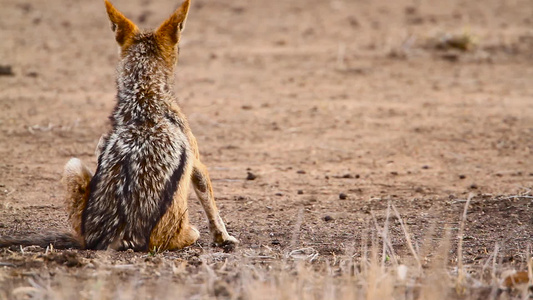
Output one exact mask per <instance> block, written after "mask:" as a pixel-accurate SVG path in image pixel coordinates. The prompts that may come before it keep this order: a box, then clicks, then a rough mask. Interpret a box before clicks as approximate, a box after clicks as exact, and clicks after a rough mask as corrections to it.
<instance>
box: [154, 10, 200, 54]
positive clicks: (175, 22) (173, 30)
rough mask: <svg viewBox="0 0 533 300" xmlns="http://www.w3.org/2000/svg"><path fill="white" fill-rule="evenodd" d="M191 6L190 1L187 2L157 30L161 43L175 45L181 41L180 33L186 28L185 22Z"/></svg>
mask: <svg viewBox="0 0 533 300" xmlns="http://www.w3.org/2000/svg"><path fill="white" fill-rule="evenodd" d="M190 6H191V1H190V0H185V2H183V4H181V6H180V7H179V8H178V9H176V11H175V12H174V13H173V14H172V15H171V16H170V17H169V18H168V19H167V20H166V21H165V22H163V24H161V26H159V28H157V31H156V35H157V38H158V39H160V41H164V42H167V43H169V44H170V45H175V44H177V43H178V42H179V40H180V33H181V32H182V31H183V28H185V21H186V20H187V14H188V13H189V7H190Z"/></svg>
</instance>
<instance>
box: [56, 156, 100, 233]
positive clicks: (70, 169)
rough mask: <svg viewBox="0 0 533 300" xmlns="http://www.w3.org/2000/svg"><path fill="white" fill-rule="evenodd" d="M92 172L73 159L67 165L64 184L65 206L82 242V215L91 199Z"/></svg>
mask: <svg viewBox="0 0 533 300" xmlns="http://www.w3.org/2000/svg"><path fill="white" fill-rule="evenodd" d="M92 176H93V174H92V172H91V171H90V170H89V169H88V168H87V167H86V166H85V165H84V164H83V163H82V162H81V160H79V159H77V158H71V159H70V160H69V161H68V162H67V164H66V165H65V168H64V171H63V178H62V180H61V181H62V182H63V184H64V185H65V188H66V195H65V206H66V209H67V213H68V218H69V221H70V224H71V225H72V229H73V230H74V232H75V234H76V237H77V238H78V239H79V240H80V242H82V237H81V215H82V212H83V210H84V209H85V205H86V203H87V198H88V197H89V183H90V182H91V178H92Z"/></svg>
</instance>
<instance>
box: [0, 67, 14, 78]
mask: <svg viewBox="0 0 533 300" xmlns="http://www.w3.org/2000/svg"><path fill="white" fill-rule="evenodd" d="M14 75H15V73H13V69H12V68H11V66H8V65H4V66H1V65H0V76H14Z"/></svg>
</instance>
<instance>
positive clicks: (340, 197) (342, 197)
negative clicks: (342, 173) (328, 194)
mask: <svg viewBox="0 0 533 300" xmlns="http://www.w3.org/2000/svg"><path fill="white" fill-rule="evenodd" d="M346 198H348V195H346V194H345V193H340V194H339V199H341V200H345V199H346Z"/></svg>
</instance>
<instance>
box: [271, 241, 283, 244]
mask: <svg viewBox="0 0 533 300" xmlns="http://www.w3.org/2000/svg"><path fill="white" fill-rule="evenodd" d="M272 245H281V243H280V242H279V241H278V240H273V241H272Z"/></svg>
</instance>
